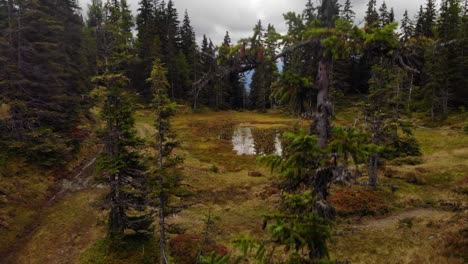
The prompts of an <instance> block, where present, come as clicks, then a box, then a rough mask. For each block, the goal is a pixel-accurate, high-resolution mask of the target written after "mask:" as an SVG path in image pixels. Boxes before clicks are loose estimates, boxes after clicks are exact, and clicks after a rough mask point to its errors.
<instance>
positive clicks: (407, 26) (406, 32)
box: [401, 10, 414, 42]
mask: <svg viewBox="0 0 468 264" xmlns="http://www.w3.org/2000/svg"><path fill="white" fill-rule="evenodd" d="M413 34H414V27H413V21H411V19H410V18H409V15H408V10H405V13H404V14H403V19H402V20H401V40H402V41H403V42H406V41H408V40H409V39H410V38H411V37H412V36H413Z"/></svg>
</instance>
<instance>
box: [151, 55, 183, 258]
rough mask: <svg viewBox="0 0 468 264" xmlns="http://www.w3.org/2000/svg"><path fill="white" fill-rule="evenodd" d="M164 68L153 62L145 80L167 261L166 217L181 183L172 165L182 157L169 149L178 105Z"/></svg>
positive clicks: (162, 245) (162, 242)
mask: <svg viewBox="0 0 468 264" xmlns="http://www.w3.org/2000/svg"><path fill="white" fill-rule="evenodd" d="M166 76H167V69H166V68H164V67H163V65H162V63H161V61H160V60H156V61H155V62H154V66H153V70H152V72H151V77H150V78H149V79H148V82H149V83H150V84H151V88H152V91H153V98H154V99H153V107H154V109H155V128H156V131H157V133H156V140H155V142H156V144H155V147H154V149H155V153H156V157H155V165H154V167H153V169H152V170H151V173H152V175H153V176H152V180H153V183H154V184H153V185H152V186H154V188H153V191H152V193H151V196H152V197H153V199H154V200H155V201H156V205H157V210H158V218H159V241H160V242H159V245H160V263H161V264H166V263H168V260H167V253H166V252H167V251H166V245H167V241H166V233H167V230H166V218H167V217H168V216H169V215H172V214H174V213H176V212H177V210H178V209H177V207H175V206H174V204H173V202H172V197H173V196H174V195H175V193H176V191H177V188H178V187H179V185H180V183H179V182H180V176H179V175H178V173H177V171H176V170H175V167H176V166H177V165H178V164H180V163H181V162H182V160H181V158H180V157H178V156H176V155H174V154H173V153H172V152H173V150H174V148H175V147H176V146H177V142H176V141H175V138H174V134H173V132H172V131H171V128H170V120H169V119H170V117H171V116H173V115H174V114H175V111H176V107H177V105H176V104H175V103H174V102H171V100H170V99H169V97H168V94H167V92H168V89H169V82H168V80H167V77H166Z"/></svg>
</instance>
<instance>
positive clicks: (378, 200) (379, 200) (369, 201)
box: [330, 188, 390, 216]
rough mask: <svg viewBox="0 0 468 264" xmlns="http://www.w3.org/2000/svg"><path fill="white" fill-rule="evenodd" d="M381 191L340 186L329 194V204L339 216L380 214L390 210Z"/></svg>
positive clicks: (384, 194)
mask: <svg viewBox="0 0 468 264" xmlns="http://www.w3.org/2000/svg"><path fill="white" fill-rule="evenodd" d="M386 195H388V194H386V193H384V192H383V191H378V190H370V189H367V188H359V189H357V188H341V189H338V190H337V191H336V192H335V193H334V194H333V195H332V196H331V199H330V201H331V204H332V205H333V206H334V207H335V209H336V211H337V213H338V214H339V215H341V216H348V215H360V216H365V215H382V214H385V213H388V212H389V211H390V206H389V205H388V204H387V202H386V200H385V198H384V196H386Z"/></svg>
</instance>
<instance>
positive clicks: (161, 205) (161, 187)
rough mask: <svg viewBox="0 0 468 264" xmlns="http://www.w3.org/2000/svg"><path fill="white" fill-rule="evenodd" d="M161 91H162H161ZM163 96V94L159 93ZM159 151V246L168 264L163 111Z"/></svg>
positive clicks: (163, 262)
mask: <svg viewBox="0 0 468 264" xmlns="http://www.w3.org/2000/svg"><path fill="white" fill-rule="evenodd" d="M159 92H160V91H159ZM157 96H159V97H161V95H157ZM157 122H158V130H159V131H158V136H159V142H158V151H159V157H158V158H159V160H158V162H159V169H160V173H161V174H160V175H159V247H160V264H167V257H166V227H165V225H166V223H165V222H166V221H165V220H166V216H165V212H164V209H165V205H166V202H165V201H166V199H165V197H164V176H163V174H162V168H163V165H164V164H163V141H164V134H163V124H162V117H161V113H159V115H158V120H157Z"/></svg>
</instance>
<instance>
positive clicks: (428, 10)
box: [422, 0, 437, 38]
mask: <svg viewBox="0 0 468 264" xmlns="http://www.w3.org/2000/svg"><path fill="white" fill-rule="evenodd" d="M436 20H437V9H436V3H435V1H434V0H427V3H426V7H425V9H424V16H423V24H422V33H423V35H424V36H426V37H429V38H432V37H434V29H435V25H436Z"/></svg>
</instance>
